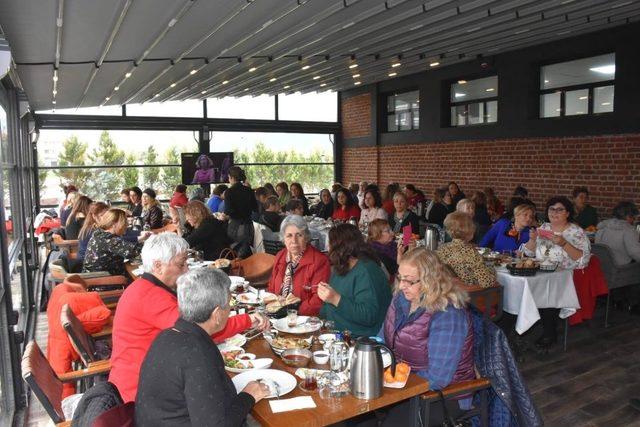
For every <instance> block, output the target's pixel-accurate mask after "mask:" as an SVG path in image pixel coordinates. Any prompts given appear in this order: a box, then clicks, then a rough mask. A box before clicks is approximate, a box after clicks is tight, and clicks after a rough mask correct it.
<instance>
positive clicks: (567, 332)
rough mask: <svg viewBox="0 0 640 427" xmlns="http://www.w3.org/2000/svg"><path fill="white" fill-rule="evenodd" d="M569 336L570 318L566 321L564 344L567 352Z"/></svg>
mask: <svg viewBox="0 0 640 427" xmlns="http://www.w3.org/2000/svg"><path fill="white" fill-rule="evenodd" d="M568 336H569V318H568V317H567V318H566V319H564V344H563V350H564V351H567V337H568Z"/></svg>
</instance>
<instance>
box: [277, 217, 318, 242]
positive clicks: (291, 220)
mask: <svg viewBox="0 0 640 427" xmlns="http://www.w3.org/2000/svg"><path fill="white" fill-rule="evenodd" d="M290 225H293V226H294V227H296V228H298V230H300V231H302V234H304V237H305V239H306V240H307V242H309V241H310V240H311V232H310V231H309V225H307V221H306V220H305V219H304V218H303V217H301V216H300V215H287V216H286V218H285V219H283V220H282V223H280V239H281V240H282V241H283V242H284V232H285V230H286V229H287V227H288V226H290Z"/></svg>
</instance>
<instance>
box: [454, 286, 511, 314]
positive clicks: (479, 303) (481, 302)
mask: <svg viewBox="0 0 640 427" xmlns="http://www.w3.org/2000/svg"><path fill="white" fill-rule="evenodd" d="M461 287H462V288H463V289H464V290H465V291H467V293H468V294H469V299H470V301H469V303H470V304H471V305H473V306H474V307H475V308H477V309H478V311H480V312H481V313H482V314H483V316H484V317H485V319H489V320H492V321H494V322H495V321H497V320H500V318H501V317H502V297H503V292H504V289H503V287H502V286H501V285H499V284H496V285H495V286H490V287H488V288H483V287H482V286H469V285H466V284H465V285H461Z"/></svg>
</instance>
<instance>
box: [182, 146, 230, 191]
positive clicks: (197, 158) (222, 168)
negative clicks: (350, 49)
mask: <svg viewBox="0 0 640 427" xmlns="http://www.w3.org/2000/svg"><path fill="white" fill-rule="evenodd" d="M231 166H233V152H228V153H205V154H203V153H182V183H183V184H186V185H191V184H216V183H223V182H227V181H228V179H229V168H230V167H231Z"/></svg>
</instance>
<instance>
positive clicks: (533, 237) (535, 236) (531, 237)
mask: <svg viewBox="0 0 640 427" xmlns="http://www.w3.org/2000/svg"><path fill="white" fill-rule="evenodd" d="M537 239H538V231H537V230H536V229H535V228H530V229H529V241H530V242H534V243H535V241H536V240H537Z"/></svg>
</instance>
